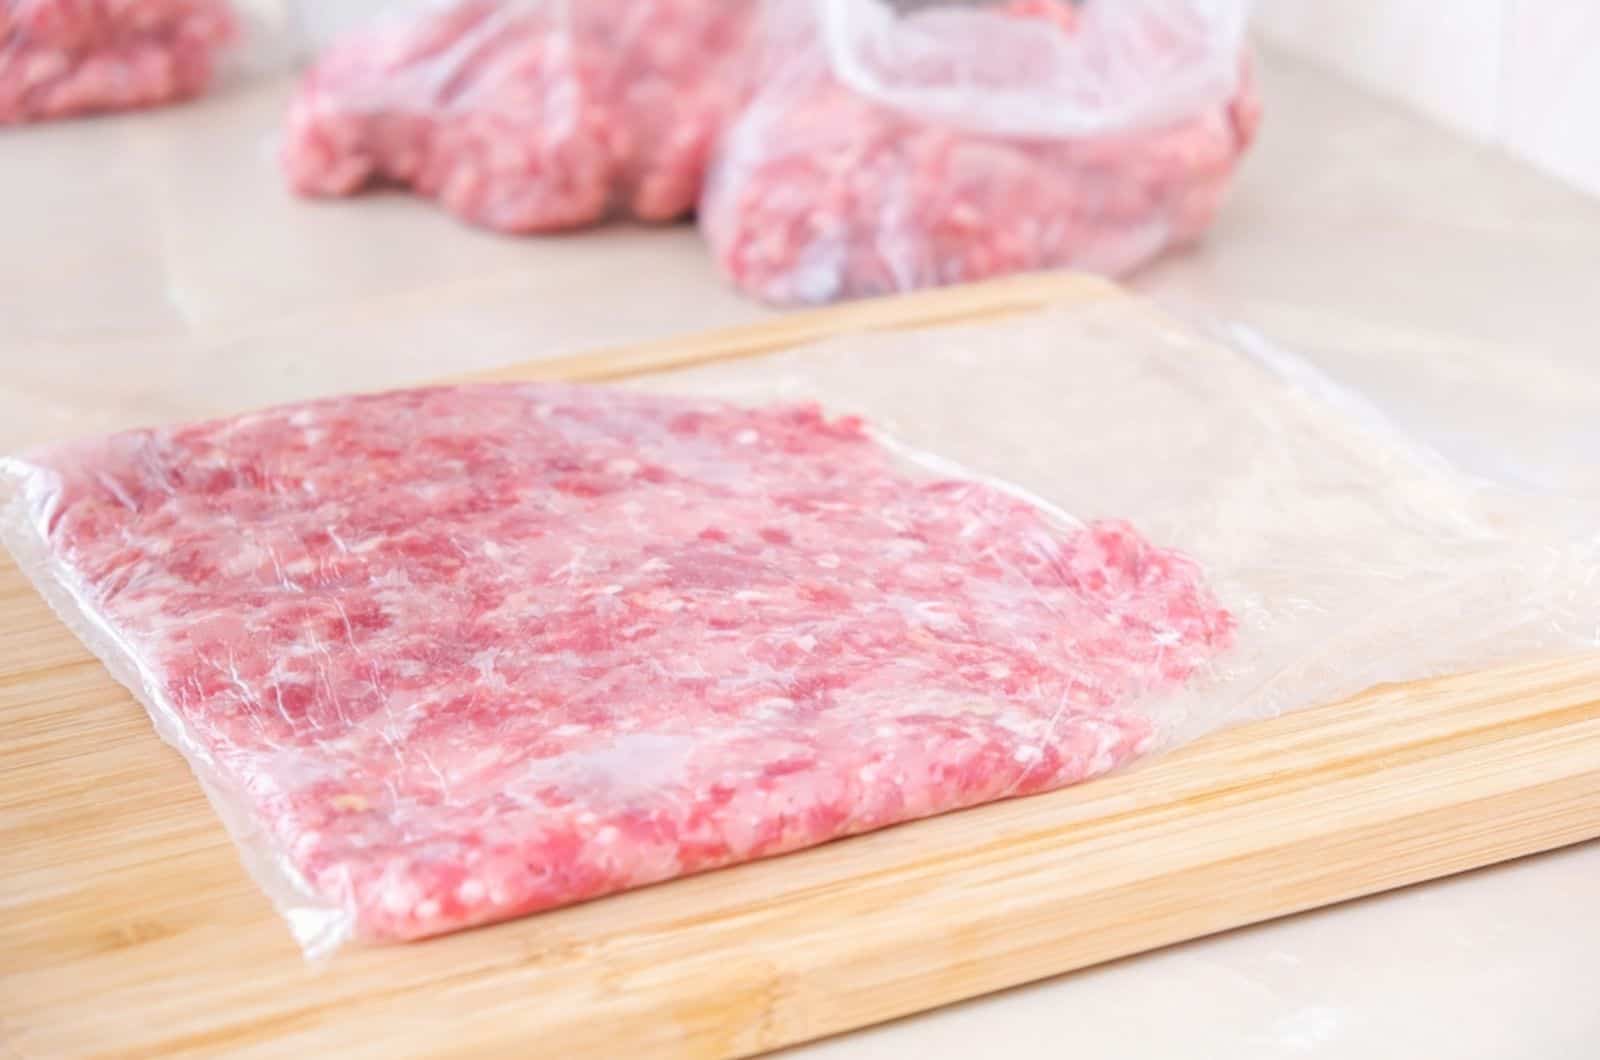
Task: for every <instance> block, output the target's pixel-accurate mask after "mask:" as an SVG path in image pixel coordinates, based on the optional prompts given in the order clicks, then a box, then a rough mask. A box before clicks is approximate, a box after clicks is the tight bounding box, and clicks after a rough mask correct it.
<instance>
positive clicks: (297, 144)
mask: <svg viewBox="0 0 1600 1060" xmlns="http://www.w3.org/2000/svg"><path fill="white" fill-rule="evenodd" d="M754 9H755V5H754V3H753V0H585V2H583V3H581V4H572V5H563V4H553V3H549V2H547V0H452V2H449V3H443V4H435V5H432V6H430V7H428V8H426V9H424V10H423V11H421V12H418V13H413V14H412V15H411V16H409V17H405V18H395V17H391V18H387V19H380V20H379V21H378V23H377V24H375V25H374V26H371V27H369V28H367V29H364V30H361V31H358V32H357V33H355V34H353V35H351V36H350V37H348V38H346V39H344V40H342V41H340V42H338V43H336V44H335V45H334V46H333V47H332V48H330V49H329V50H328V51H327V52H326V54H324V55H323V56H322V57H321V58H320V59H319V60H318V62H317V64H316V65H315V66H314V67H313V68H312V70H311V71H310V72H309V73H308V74H307V75H306V78H305V80H304V82H303V83H302V86H301V89H300V91H299V93H298V94H297V96H296V98H295V100H294V103H293V105H292V106H291V108H290V112H289V118H288V122H287V132H286V136H285V142H284V150H283V163H284V168H285V171H286V173H287V174H288V178H289V183H290V185H291V186H292V187H293V188H294V189H295V190H296V191H299V192H301V193H302V194H305V195H319V196H328V195H349V194H352V193H354V192H357V191H360V190H362V189H363V188H366V187H368V186H371V185H374V184H397V185H403V186H406V187H409V188H411V189H413V190H415V191H416V192H418V193H419V194H422V195H426V196H429V197H431V198H434V199H437V200H438V201H439V202H440V203H441V204H442V205H443V206H444V207H445V208H446V209H448V210H450V211H451V212H452V213H454V214H456V215H457V216H459V217H462V218H464V219H466V220H468V221H472V222H473V223H475V224H479V225H483V226H485V227H488V228H493V229H497V230H500V231H506V232H540V231H551V230H557V229H565V228H574V227H579V226H582V225H586V224H590V223H593V222H595V221H598V220H600V219H601V218H603V217H604V216H606V215H607V214H608V213H609V212H611V211H612V210H620V211H621V212H624V213H626V214H628V215H630V216H633V217H637V218H640V219H643V220H648V221H670V220H673V219H675V218H678V217H681V216H683V215H684V214H686V213H688V212H689V210H690V209H692V208H693V206H694V203H695V199H696V198H697V197H698V195H699V193H700V184H701V180H702V178H703V175H704V173H705V169H706V166H707V162H708V158H709V156H710V153H711V150H712V147H713V145H714V143H715V140H716V137H717V134H718V133H720V131H721V129H722V126H723V124H724V123H725V121H726V120H727V118H728V116H729V115H730V114H731V111H732V110H733V108H734V107H735V106H736V105H737V102H738V100H739V98H740V95H741V92H742V88H743V83H744V82H743V78H742V73H741V71H742V69H743V66H742V64H743V62H744V59H745V41H746V39H747V37H748V36H749V35H750V32H751V29H752V24H753V20H752V14H753V12H754Z"/></svg>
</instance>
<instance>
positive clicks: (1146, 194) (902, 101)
mask: <svg viewBox="0 0 1600 1060" xmlns="http://www.w3.org/2000/svg"><path fill="white" fill-rule="evenodd" d="M1116 8H1117V5H1116V4H1115V3H1105V4H1091V5H1089V7H1088V8H1087V9H1085V10H1087V11H1088V12H1089V14H1088V15H1087V16H1083V17H1080V16H1078V15H1077V14H1076V11H1077V10H1078V9H1077V8H1076V7H1075V6H1074V5H1070V4H1064V3H1061V2H1059V0H1020V2H1016V3H1011V4H1008V5H1005V7H1003V8H1001V9H1000V13H996V12H987V11H976V12H975V11H970V10H967V9H964V8H950V7H937V8H933V9H930V10H926V11H920V12H918V13H916V14H915V15H913V16H908V17H907V18H906V20H905V22H904V24H903V28H898V29H897V31H896V32H895V33H892V34H890V35H889V40H890V41H891V42H892V43H893V44H894V45H896V46H895V47H893V48H890V47H888V46H885V50H886V51H888V52H889V55H890V59H891V60H892V61H893V62H895V63H898V64H900V65H902V66H904V67H905V69H898V68H897V69H896V70H895V71H894V72H893V74H892V75H884V78H883V79H884V80H888V81H895V80H896V79H897V78H900V79H904V80H906V81H909V82H912V84H911V85H909V86H901V91H900V92H899V93H898V95H897V96H896V98H895V99H893V100H884V99H879V98H876V97H875V96H874V95H872V94H870V93H868V92H863V91H861V90H860V89H859V87H858V86H857V85H855V84H854V83H853V82H852V81H851V80H850V79H848V78H846V77H843V76H841V75H840V73H839V71H838V70H837V69H836V63H835V60H834V58H833V57H832V56H830V55H829V54H828V53H827V51H826V49H825V48H823V46H822V45H821V44H815V45H813V46H811V47H798V48H795V49H793V54H792V55H791V57H790V58H789V59H788V60H787V61H786V62H785V63H783V64H781V66H780V67H779V70H778V72H777V73H776V74H774V75H772V76H769V77H768V78H766V79H765V80H764V83H763V85H762V86H761V88H760V89H759V90H758V91H757V92H756V93H755V94H754V97H753V99H752V101H751V102H750V103H749V104H748V106H747V107H746V108H745V109H744V110H743V111H742V112H741V113H740V115H739V117H738V118H737V119H736V120H735V121H734V122H733V123H732V124H731V125H730V127H729V128H728V130H727V131H726V133H725V134H724V136H723V139H722V141H721V145H720V147H719V152H718V155H717V159H716V163H715V165H714V166H713V168H712V171H711V175H710V179H709V181H708V184H707V187H706V191H705V195H704V198H703V201H702V203H701V209H700V219H701V223H702V227H703V230H704V232H705V234H706V238H707V240H708V242H709V243H710V245H711V248H712V252H713V254H714V255H715V257H716V259H717V261H718V263H719V265H720V266H721V268H722V270H723V271H724V272H725V273H726V274H727V276H728V277H729V278H730V279H731V280H732V281H733V282H734V283H735V284H736V285H737V286H739V287H740V288H741V289H743V290H746V291H748V292H750V293H751V294H754V295H756V296H758V297H760V298H762V299H765V300H767V301H771V302H778V303H794V302H826V301H831V300H834V299H839V298H856V297H861V296H864V295H874V294H884V293H888V292H893V291H904V290H909V289H913V288H918V287H931V286H937V285H941V284H950V283H965V282H971V281H975V280H981V279H984V278H987V277H991V276H998V275H1004V274H1006V273H1011V272H1018V271H1024V270H1032V269H1047V268H1064V267H1071V268H1078V269H1086V270H1089V271H1092V272H1100V273H1107V274H1111V275H1122V274H1125V273H1127V272H1129V271H1131V270H1133V269H1135V268H1137V267H1138V266H1141V265H1143V264H1145V263H1146V262H1148V261H1150V260H1151V259H1152V258H1154V257H1155V256H1156V255H1157V254H1159V253H1161V252H1162V251H1165V250H1167V249H1169V248H1172V247H1177V246H1184V245H1187V244H1191V243H1193V242H1195V241H1196V240H1198V239H1199V238H1200V237H1201V235H1202V234H1204V232H1205V231H1206V229H1208V228H1209V227H1210V225H1211V223H1212V221H1213V220H1214V219H1215V217H1216V214H1217V211H1218V209H1219V208H1220V206H1221V204H1222V201H1223V196H1224V193H1225V192H1226V190H1227V188H1228V186H1229V184H1230V182H1231V180H1232V176H1233V172H1234V170H1235V168H1236V167H1237V165H1238V163H1239V160H1240V158H1241V157H1242V155H1243V154H1244V152H1245V150H1246V149H1247V148H1248V147H1249V145H1250V143H1251V142H1252V140H1253V139H1254V136H1255V132H1256V127H1257V125H1258V124H1259V121H1260V114H1261V111H1260V101H1259V97H1258V96H1257V93H1256V88H1255V82H1254V77H1253V75H1252V72H1251V66H1250V64H1249V62H1248V60H1244V59H1240V58H1237V57H1230V60H1229V61H1230V62H1231V63H1233V64H1234V65H1236V66H1237V68H1238V78H1237V83H1236V85H1235V86H1234V89H1233V91H1232V93H1231V95H1229V96H1227V97H1225V98H1219V99H1215V100H1208V99H1207V98H1206V97H1204V96H1203V95H1200V96H1197V98H1196V99H1195V100H1194V102H1193V105H1192V106H1190V107H1188V108H1187V110H1186V111H1185V112H1183V113H1180V114H1178V115H1176V116H1174V117H1172V118H1171V119H1170V120H1164V121H1161V122H1159V123H1155V124H1150V125H1141V126H1131V125H1130V126H1128V127H1115V126H1114V127H1111V128H1109V129H1105V130H1101V131H1097V132H1092V133H1087V132H1086V133H1079V134H1075V135H1066V134H1054V133H1051V134H1046V133H1043V132H1018V131H1015V130H1012V129H1008V128H1005V127H1004V126H1003V123H1002V122H1001V120H1000V118H1001V116H1003V117H1005V118H1010V119H1013V120H1019V121H1020V116H1019V115H1018V114H1016V113H1013V111H1012V110H1008V109H1006V108H1003V107H1002V108H997V109H998V111H999V112H1000V113H999V114H997V113H994V112H990V111H981V112H980V116H981V117H983V118H984V119H985V121H976V120H969V121H957V120H954V119H951V118H947V117H946V116H944V115H943V114H942V112H940V111H939V109H938V105H939V104H949V101H950V100H952V99H953V100H956V101H958V102H959V103H960V104H961V105H962V106H966V107H969V108H972V109H974V110H976V109H977V105H978V101H979V100H981V99H983V98H984V97H985V95H986V90H985V89H984V88H983V87H981V84H982V82H983V78H982V77H979V75H978V72H975V70H974V69H973V65H974V64H975V63H977V64H978V65H979V66H980V67H981V68H982V72H983V73H984V75H985V76H987V77H992V78H995V79H999V80H1004V79H1005V78H1014V79H1016V80H1017V81H1019V82H1020V83H1021V84H1022V85H1024V86H1027V87H1029V88H1030V91H1029V92H1026V93H1023V94H1024V95H1026V96H1027V97H1028V98H1029V102H1030V103H1031V105H1033V106H1037V107H1041V108H1044V109H1045V110H1047V111H1048V110H1050V109H1051V108H1050V104H1059V105H1060V107H1061V108H1066V107H1068V106H1069V105H1071V104H1072V103H1075V102H1081V101H1080V100H1075V99H1072V98H1069V94H1068V93H1067V92H1066V91H1065V90H1064V89H1063V88H1062V86H1061V85H1060V84H1059V83H1058V81H1061V80H1066V81H1073V80H1076V81H1077V82H1081V85H1080V86H1079V87H1080V90H1081V91H1082V92H1083V93H1085V94H1089V93H1088V89H1090V88H1096V89H1098V94H1097V95H1093V98H1095V99H1098V100H1099V101H1100V102H1104V103H1107V104H1108V105H1111V104H1116V103H1118V102H1122V94H1123V93H1122V92H1119V91H1113V90H1112V88H1111V87H1110V86H1109V85H1106V84H1100V83H1099V82H1100V81H1101V80H1103V79H1105V78H1106V77H1107V74H1106V69H1105V68H1106V67H1107V66H1110V67H1113V68H1116V69H1117V70H1118V72H1119V74H1120V76H1121V77H1122V78H1123V79H1125V80H1130V81H1133V82H1134V83H1135V84H1136V85H1138V86H1148V85H1152V84H1160V83H1161V82H1162V81H1163V80H1164V79H1169V78H1170V79H1174V80H1179V79H1181V77H1182V76H1183V75H1184V74H1185V73H1186V72H1188V70H1187V68H1188V66H1189V65H1194V64H1197V63H1198V61H1199V60H1198V59H1196V58H1195V56H1196V54H1198V55H1200V56H1205V57H1207V58H1211V57H1210V56H1209V53H1207V52H1206V50H1205V49H1204V48H1203V47H1202V46H1201V45H1200V44H1198V43H1197V42H1196V38H1197V37H1198V38H1203V37H1204V35H1205V32H1206V31H1207V30H1208V28H1209V26H1208V24H1207V23H1206V22H1205V20H1203V19H1202V20H1199V21H1198V23H1196V24H1190V23H1189V22H1187V21H1185V20H1182V19H1178V18H1176V17H1170V18H1155V17H1154V16H1153V15H1152V16H1151V18H1150V22H1151V25H1149V26H1147V27H1143V30H1142V32H1129V31H1128V29H1127V27H1126V26H1124V25H1122V24H1121V23H1123V22H1125V21H1126V20H1127V19H1128V18H1129V16H1128V15H1126V14H1119V13H1118V12H1117V10H1116ZM1132 10H1135V11H1137V10H1139V9H1137V8H1134V9H1132ZM1175 10H1176V8H1175ZM1105 12H1110V14H1104V13H1105ZM1163 14H1165V15H1167V16H1172V15H1173V14H1174V13H1173V12H1163ZM1019 21H1021V22H1026V23H1034V22H1047V23H1048V25H1029V26H1028V29H1029V30H1030V32H1025V33H1020V34H1019V33H1017V32H1015V28H1016V27H1015V25H1014V24H1015V23H1017V22H1019ZM1107 21H1111V22H1113V23H1114V28H1113V29H1105V28H1103V27H1101V25H1100V24H1101V23H1104V22H1107ZM1097 34H1098V35H1099V36H1100V37H1103V38H1104V39H1096V37H1097ZM1050 35H1060V36H1062V37H1063V47H1068V46H1070V45H1071V43H1072V42H1073V41H1074V39H1076V38H1083V39H1082V40H1079V41H1078V43H1080V44H1081V45H1082V48H1083V55H1082V56H1080V57H1079V58H1080V65H1079V66H1074V67H1073V68H1072V69H1071V70H1068V71H1063V70H1061V69H1059V67H1060V65H1062V64H1061V63H1060V62H1056V63H1051V62H1045V61H1042V60H1041V57H1040V55H1039V53H1040V51H1041V45H1042V43H1047V42H1046V41H1045V38H1047V37H1048V36H1050ZM974 41H977V42H979V43H978V44H974V43H973V42H974ZM958 45H959V48H957V46H958ZM1043 50H1044V52H1045V56H1046V57H1047V58H1048V57H1054V56H1052V53H1051V52H1050V51H1049V50H1048V49H1043ZM947 51H954V52H957V54H954V55H947V54H944V53H945V52H947ZM908 55H909V56H912V57H915V58H916V59H917V61H916V62H913V61H912V60H911V59H908V58H907V56H908ZM1055 58H1059V57H1055ZM1091 59H1092V60H1095V61H1090V60H1091ZM980 61H981V62H980ZM1030 76H1031V77H1032V78H1034V79H1035V80H1036V81H1037V82H1038V83H1037V84H1032V83H1031V82H1030V81H1029V80H1028V79H1029V77H1030ZM974 83H977V84H978V85H979V86H980V87H974ZM1122 88H1123V89H1125V90H1126V91H1127V93H1128V94H1130V95H1131V94H1132V90H1131V89H1127V86H1122ZM1100 96H1104V97H1106V98H1105V99H1100ZM901 97H905V98H901ZM956 109H959V107H957V108H956ZM969 117H970V116H969ZM986 122H987V123H986Z"/></svg>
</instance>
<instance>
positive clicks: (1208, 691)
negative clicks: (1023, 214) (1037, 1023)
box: [628, 298, 1600, 745]
mask: <svg viewBox="0 0 1600 1060" xmlns="http://www.w3.org/2000/svg"><path fill="white" fill-rule="evenodd" d="M913 381H914V385H913ZM628 385H645V386H649V387H652V388H656V387H661V388H666V389H669V390H676V389H688V390H693V391H695V392H697V393H711V394H716V395H719V396H724V397H727V398H729V399H732V400H764V399H769V398H772V397H777V396H781V397H782V398H784V399H785V400H819V401H822V402H824V403H825V404H827V405H828V406H829V407H834V408H839V409H843V410H845V411H850V412H855V413H859V414H861V415H864V416H867V417H868V418H869V419H871V420H872V421H873V422H875V423H877V424H879V425H880V426H881V427H882V429H884V430H885V431H888V432H892V433H893V434H894V435H895V436H896V437H897V438H898V439H900V440H901V441H903V442H904V443H905V444H907V445H911V446H914V447H919V448H925V449H931V450H934V451H937V452H938V453H940V454H941V455H942V456H944V457H946V458H948V459H951V460H953V461H955V462H957V463H958V464H960V465H961V466H963V467H966V468H969V469H971V470H972V472H974V473H977V474H983V475H990V476H994V477H996V478H997V479H1001V480H1004V481H1007V482H1011V483H1014V484H1016V485H1017V486H1019V487H1020V488H1022V489H1025V490H1027V491H1028V492H1029V493H1031V494H1033V495H1036V496H1038V497H1041V498H1044V499H1045V500H1047V501H1048V502H1049V503H1051V504H1054V505H1058V506H1059V507H1061V508H1062V509H1064V510H1067V511H1070V512H1073V513H1074V514H1075V515H1076V516H1078V517H1080V518H1083V519H1089V520H1093V519H1096V518H1100V517H1103V516H1105V515H1107V514H1109V513H1116V515H1117V517H1119V518H1125V519H1128V520H1130V521H1131V522H1132V523H1133V524H1134V525H1136V526H1138V527H1139V528H1140V529H1141V531H1143V532H1145V533H1147V534H1148V535H1149V536H1150V538H1151V540H1153V541H1156V542H1158V543H1160V544H1161V545H1162V546H1163V547H1170V548H1173V549H1176V550H1178V551H1179V552H1181V553H1183V554H1185V555H1188V556H1190V557H1193V559H1194V560H1195V561H1196V562H1197V563H1198V564H1199V565H1200V568H1201V570H1203V571H1204V572H1205V576H1206V579H1207V583H1208V584H1209V585H1210V586H1211V587H1212V588H1213V589H1214V590H1215V591H1216V593H1217V596H1218V599H1219V601H1221V603H1222V604H1223V606H1224V607H1226V608H1227V609H1228V610H1229V611H1230V613H1232V614H1233V615H1235V616H1236V617H1237V618H1238V620H1239V623H1240V628H1239V635H1238V639H1237V644H1236V645H1235V647H1234V648H1233V649H1232V650H1231V651H1230V652H1228V653H1227V654H1226V656H1224V657H1223V658H1221V659H1220V660H1219V661H1218V663H1217V665H1216V667H1215V669H1214V670H1213V671H1211V672H1212V674H1213V678H1212V679H1208V680H1197V681H1195V682H1191V683H1190V684H1188V685H1187V686H1185V689H1184V690H1183V691H1182V692H1181V693H1179V694H1177V695H1174V696H1171V697H1167V698H1166V699H1164V700H1163V702H1162V703H1161V704H1160V706H1159V708H1158V713H1159V716H1160V725H1159V728H1160V730H1161V732H1162V736H1161V738H1160V740H1159V741H1158V742H1160V743H1162V744H1167V745H1170V744H1173V743H1179V742H1183V741H1184V740H1187V739H1189V738H1192V737H1194V736H1196V735H1199V734H1201V733H1203V732H1206V731H1209V730H1211V729H1214V728H1217V727H1219V726H1221V725H1225V724H1231V723H1234V722H1238V721H1245V720H1256V719H1260V718H1267V717H1273V716H1276V715H1278V714H1280V713H1282V712H1284V711H1288V710H1294V709H1297V708H1301V707H1305V706H1309V705H1314V704H1319V703H1329V702H1334V701H1337V700H1339V699H1342V698H1345V697H1347V696H1350V695H1353V694H1355V693H1357V692H1360V691H1362V690H1364V689H1367V688H1370V687H1372V686H1373V685H1376V684H1381V683H1385V682H1391V681H1407V680H1416V679H1421V678H1425V677H1430V676H1438V675H1443V674H1449V673H1455V672H1461V671H1466V670H1475V669H1481V668H1484V667H1488V666H1492V665H1495V664H1498V663H1504V662H1509V661H1514V660H1518V659H1524V658H1530V657H1540V656H1549V655H1553V654H1562V653H1568V652H1577V651H1584V650H1590V649H1592V648H1594V647H1596V646H1600V639H1597V638H1600V626H1597V620H1600V586H1597V585H1596V582H1595V577H1594V576H1595V574H1596V573H1600V567H1597V562H1600V553H1597V551H1596V540H1597V535H1600V508H1597V507H1596V505H1595V504H1594V503H1593V500H1592V498H1586V497H1583V496H1581V495H1579V494H1567V495H1562V494H1542V495H1529V494H1527V493H1526V492H1525V491H1523V490H1520V489H1515V488H1507V487H1505V486H1502V485H1499V484H1497V483H1495V482H1493V481H1491V480H1489V479H1487V478H1482V477H1479V476H1478V475H1476V474H1472V473H1470V472H1468V471H1464V470H1460V469H1458V467H1457V466H1456V465H1454V464H1453V463H1452V462H1451V461H1450V460H1447V459H1445V458H1444V457H1442V456H1441V455H1440V454H1438V453H1437V452H1435V451H1434V450H1433V449H1431V448H1429V447H1428V446H1426V445H1423V444H1421V443H1420V442H1418V441H1417V440H1416V439H1415V438H1414V437H1413V436H1411V435H1410V434H1408V433H1405V432H1403V431H1401V430H1400V429H1399V428H1397V427H1396V426H1395V425H1394V423H1393V422H1392V421H1391V420H1389V419H1388V418H1387V417H1386V416H1385V415H1384V414H1383V412H1382V411H1381V410H1380V409H1379V408H1378V407H1377V406H1375V405H1373V404H1372V403H1370V402H1368V401H1367V400H1366V399H1365V398H1364V397H1363V396H1362V395H1361V394H1360V393H1359V392H1356V391H1352V390H1349V389H1348V388H1345V387H1342V386H1340V385H1339V384H1337V383H1336V382H1335V381H1333V380H1331V379H1329V378H1327V377H1325V376H1323V375H1322V374H1320V373H1319V372H1317V370H1316V369H1315V368H1313V367H1312V366H1310V365H1309V364H1308V363H1306V362H1305V361H1303V360H1302V359H1300V358H1298V357H1296V356H1295V355H1294V354H1293V353H1292V352H1290V351H1285V350H1282V349H1276V348H1274V349H1272V350H1270V351H1262V350H1259V349H1251V348H1249V347H1248V346H1246V347H1242V348H1241V347H1235V346H1231V345H1225V344H1223V343H1221V342H1219V341H1215V340H1212V339H1207V338H1202V337H1199V336H1198V335H1196V334H1195V333H1194V332H1193V331H1191V330H1189V329H1186V328H1183V327H1181V326H1179V325H1178V324H1177V323H1175V322H1174V321H1172V320H1171V319H1170V318H1168V317H1167V316H1166V315H1164V314H1163V313H1162V312H1161V311H1160V310H1158V309H1156V308H1154V307H1153V306H1151V305H1150V304H1148V303H1146V302H1144V301H1142V300H1136V299H1131V298H1130V299H1122V300H1117V301H1116V302H1113V303H1108V304H1103V305H1092V306H1084V307H1073V308H1068V309H1061V310H1056V311H1052V312H1049V313H1042V314H1034V315H1029V316H1025V317H1019V318H1016V319H1015V320H1013V321H1008V322H1003V323H995V324H983V325H974V326H971V327H960V328H941V329H935V330H929V331H915V332H905V333H898V334H886V335H875V336H868V337H857V338H851V339H841V340H837V341H834V342H831V343H825V344H821V345H819V346H816V347H811V348H806V349H801V350H796V351H792V352H787V353H783V354H779V355H776V356H773V357H768V358H763V359H761V360H760V361H748V362H734V363H727V364H718V365H713V366H708V367H705V368H701V369H693V370H689V371H686V372H681V373H674V374H673V375H671V376H663V377H659V378H652V379H650V380H644V381H640V382H637V383H632V384H628Z"/></svg>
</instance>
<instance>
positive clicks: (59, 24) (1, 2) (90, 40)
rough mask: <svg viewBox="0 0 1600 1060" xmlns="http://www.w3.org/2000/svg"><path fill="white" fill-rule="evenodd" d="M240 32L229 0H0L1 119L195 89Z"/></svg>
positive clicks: (88, 110) (137, 101) (142, 102)
mask: <svg viewBox="0 0 1600 1060" xmlns="http://www.w3.org/2000/svg"><path fill="white" fill-rule="evenodd" d="M238 33H239V25H238V19H237V17H236V15H235V13H234V11H233V9H232V7H231V5H230V4H228V3H226V2H225V0H0V125H7V124H16V123H21V122H32V121H42V120H46V119H50V118H65V117H75V116H78V115H83V114H93V113H97V112H101V111H116V110H129V109H133V108H138V107H149V106H155V105H157V104H161V103H170V102H173V101H176V100H181V99H188V98H190V97H193V96H197V95H199V94H200V93H201V92H203V91H204V90H205V88H206V87H207V85H208V84H209V83H210V81H211V78H212V75H213V73H214V72H215V69H216V65H217V61H218V56H219V53H220V52H221V51H222V50H223V49H224V48H225V47H227V46H228V45H230V44H232V43H233V42H234V41H235V39H236V38H237V36H238Z"/></svg>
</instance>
